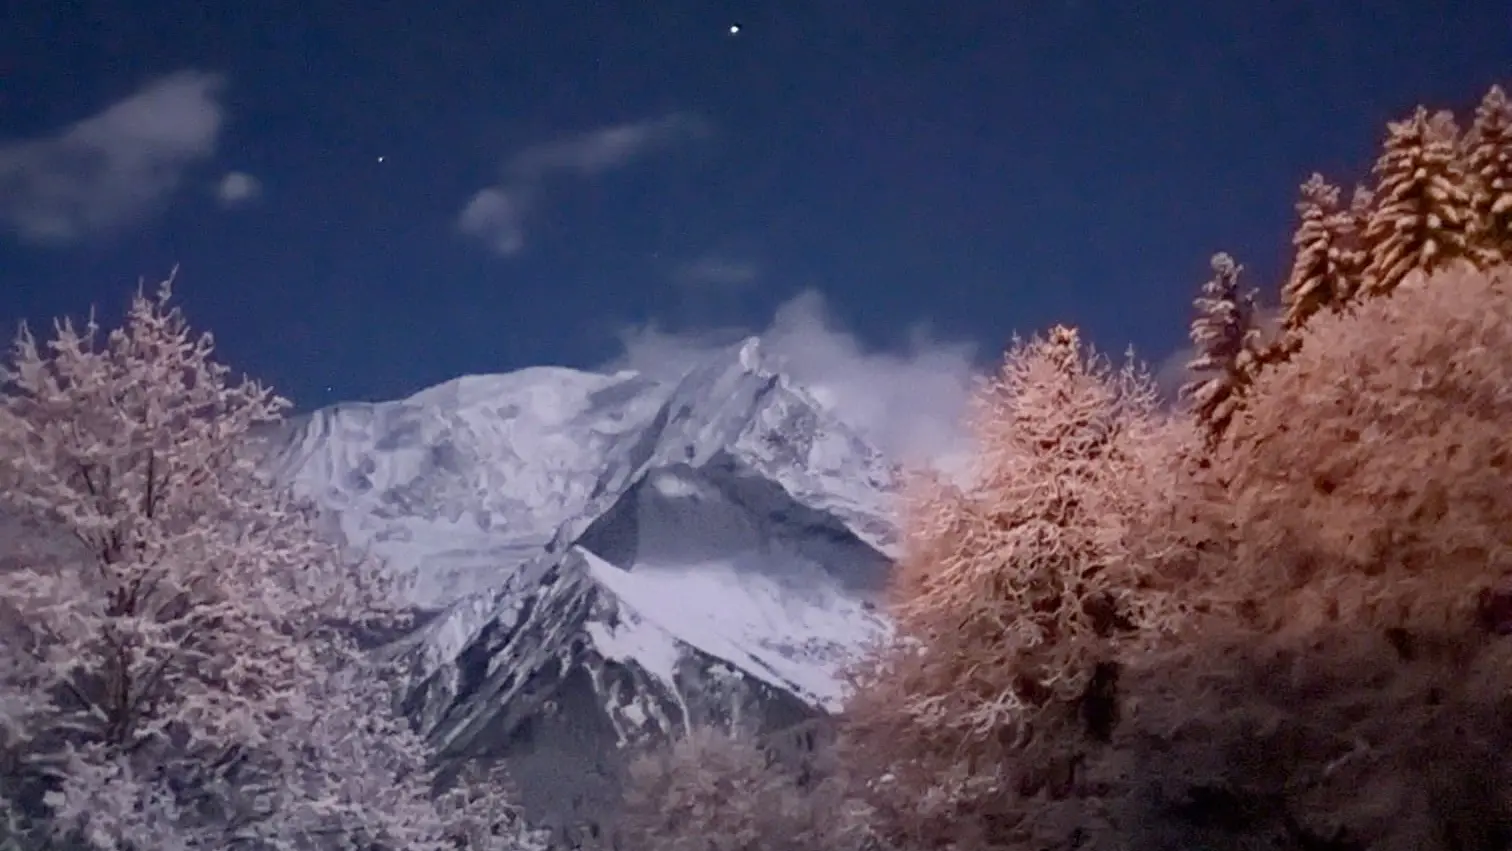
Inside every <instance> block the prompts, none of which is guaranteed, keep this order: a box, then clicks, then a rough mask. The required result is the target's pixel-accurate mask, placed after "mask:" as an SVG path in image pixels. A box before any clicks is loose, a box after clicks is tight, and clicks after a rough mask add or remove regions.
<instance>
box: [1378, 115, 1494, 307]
mask: <svg viewBox="0 0 1512 851" xmlns="http://www.w3.org/2000/svg"><path fill="white" fill-rule="evenodd" d="M1389 128H1390V129H1389V132H1388V134H1387V138H1386V143H1385V150H1384V151H1383V152H1382V154H1381V157H1380V159H1378V160H1377V161H1376V164H1375V168H1374V169H1373V172H1374V174H1375V175H1376V177H1377V181H1378V182H1377V185H1376V188H1375V204H1374V206H1373V209H1372V210H1371V213H1370V218H1369V220H1368V221H1367V222H1366V225H1365V233H1364V243H1365V248H1366V251H1367V253H1368V263H1367V265H1366V268H1365V275H1364V282H1363V283H1364V291H1363V294H1364V295H1367V296H1376V295H1384V294H1386V293H1389V292H1391V291H1392V290H1394V289H1396V287H1397V285H1398V284H1400V283H1401V282H1402V279H1403V278H1405V277H1406V276H1407V274H1408V273H1409V272H1412V271H1414V270H1421V271H1423V272H1425V273H1431V272H1433V271H1435V270H1437V269H1441V268H1444V267H1445V266H1447V265H1449V264H1450V263H1451V262H1452V261H1454V260H1456V259H1462V258H1467V257H1468V255H1469V254H1470V235H1469V231H1470V228H1471V221H1472V218H1473V216H1472V212H1471V197H1470V186H1469V181H1468V180H1467V175H1466V172H1465V167H1464V163H1463V161H1462V159H1461V158H1460V156H1459V151H1458V141H1459V139H1458V137H1459V130H1458V128H1457V127H1456V126H1455V123H1454V116H1453V115H1452V114H1450V113H1448V112H1439V113H1436V114H1434V115H1431V116H1430V115H1429V114H1428V110H1427V109H1425V108H1423V107H1418V109H1417V111H1416V112H1414V113H1413V115H1412V117H1411V118H1409V119H1407V120H1405V121H1399V122H1393V123H1391V124H1390V125H1389Z"/></svg>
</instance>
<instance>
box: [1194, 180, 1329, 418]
mask: <svg viewBox="0 0 1512 851" xmlns="http://www.w3.org/2000/svg"><path fill="white" fill-rule="evenodd" d="M1320 180H1321V179H1320ZM1311 184H1312V181H1309V185H1311ZM1332 191H1333V192H1334V194H1337V190H1332ZM1212 265H1213V277H1212V278H1211V279H1210V280H1209V281H1208V282H1207V283H1205V284H1203V286H1202V294H1201V295H1200V296H1198V297H1197V299H1196V300H1195V301H1193V302H1192V304H1193V305H1194V306H1196V308H1197V318H1196V319H1194V320H1192V330H1191V337H1192V344H1193V345H1194V346H1195V347H1196V349H1197V357H1196V358H1195V359H1193V360H1192V361H1191V362H1190V363H1188V364H1187V369H1189V370H1190V371H1192V372H1193V373H1195V374H1196V376H1197V377H1195V378H1194V379H1193V380H1192V381H1190V382H1188V383H1187V384H1186V385H1185V386H1183V387H1182V388H1181V395H1182V397H1183V398H1185V399H1187V400H1188V402H1189V403H1190V404H1191V405H1192V410H1193V413H1194V414H1195V415H1196V417H1197V420H1198V422H1200V423H1202V424H1203V426H1204V427H1205V428H1206V429H1207V432H1208V435H1209V437H1210V439H1216V438H1217V437H1218V436H1220V435H1222V434H1223V431H1224V429H1226V428H1227V427H1228V424H1229V421H1230V420H1232V419H1233V416H1234V413H1235V411H1236V410H1237V409H1238V404H1239V399H1240V396H1241V395H1242V394H1243V392H1244V389H1245V388H1246V387H1248V386H1249V384H1250V382H1251V381H1253V380H1254V374H1255V370H1256V369H1257V368H1258V367H1259V365H1260V358H1261V340H1260V331H1259V327H1258V323H1257V322H1256V318H1255V293H1254V291H1253V290H1244V289H1241V287H1240V285H1239V274H1240V272H1242V271H1243V267H1242V266H1240V265H1238V264H1237V263H1235V262H1234V258H1232V257H1230V256H1229V255H1227V254H1221V253H1220V254H1215V255H1213V260H1212Z"/></svg>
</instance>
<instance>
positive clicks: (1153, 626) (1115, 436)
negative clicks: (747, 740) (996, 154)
mask: <svg viewBox="0 0 1512 851" xmlns="http://www.w3.org/2000/svg"><path fill="white" fill-rule="evenodd" d="M1186 422H1187V421H1186V419H1185V418H1182V417H1175V418H1168V417H1166V416H1164V415H1163V414H1162V412H1161V407H1160V404H1159V400H1158V395H1157V392H1156V389H1155V386H1154V384H1153V382H1152V381H1151V380H1150V378H1149V376H1148V374H1147V373H1146V372H1145V371H1144V370H1143V369H1142V368H1141V367H1139V366H1138V365H1137V364H1135V363H1133V362H1132V360H1131V361H1130V362H1128V363H1127V364H1125V365H1124V366H1123V367H1122V368H1120V367H1117V366H1115V365H1114V364H1112V363H1111V362H1110V361H1108V360H1107V359H1106V358H1105V357H1103V356H1101V355H1100V354H1098V353H1097V352H1096V351H1095V350H1094V349H1092V348H1091V347H1089V346H1084V345H1083V344H1082V343H1081V341H1080V339H1079V336H1078V334H1077V332H1076V331H1075V330H1074V329H1071V328H1066V327H1060V326H1058V327H1056V328H1054V329H1052V330H1051V332H1050V333H1049V334H1048V335H1046V336H1043V337H1035V338H1032V339H1030V340H1027V341H1024V340H1018V341H1015V344H1014V345H1013V347H1012V348H1011V349H1010V350H1009V352H1008V353H1007V354H1006V356H1005V357H1004V359H1003V363H1002V366H1001V369H1000V370H999V371H998V373H997V374H996V375H995V376H993V378H992V379H991V380H990V381H989V382H985V383H984V384H983V386H982V387H981V389H980V391H979V392H978V394H977V395H976V397H975V399H974V401H973V408H972V417H971V422H970V425H971V431H972V434H973V436H974V437H975V444H976V446H977V451H976V453H974V455H973V457H972V458H971V459H970V463H969V466H968V468H967V469H966V470H965V471H964V472H965V475H964V477H963V480H962V481H960V482H954V481H946V480H944V479H942V478H941V477H939V476H931V475H927V474H921V475H919V476H918V477H917V478H916V479H915V480H914V481H913V482H912V483H911V486H910V487H909V489H908V491H907V499H906V500H905V505H906V508H905V511H904V516H903V527H904V533H905V538H904V540H905V546H904V550H903V553H902V557H901V559H900V562H899V565H898V569H897V571H896V572H895V573H894V577H893V588H892V589H891V590H892V592H893V595H894V605H893V607H892V614H893V617H894V623H895V625H896V628H897V632H896V636H895V639H896V640H895V641H893V642H889V643H888V644H886V645H885V646H884V647H882V648H881V649H880V650H879V651H878V652H877V653H876V654H875V655H874V656H873V657H872V658H870V659H869V660H867V661H866V662H865V663H864V664H862V665H861V666H859V668H858V670H857V671H856V672H855V676H854V682H853V685H854V691H853V694H852V695H851V699H850V701H849V703H848V704H847V706H846V710H845V719H844V723H843V726H844V737H845V739H846V741H847V745H846V747H847V751H848V753H850V754H853V756H852V757H850V758H851V759H852V760H856V761H859V762H861V763H864V765H865V770H864V771H863V772H862V773H863V775H865V776H868V777H873V778H883V777H886V778H889V779H888V780H887V782H886V783H880V781H879V783H878V784H876V785H874V787H873V791H874V793H875V794H876V796H877V800H878V807H879V811H881V812H883V813H886V814H892V815H888V816H887V817H886V818H887V819H889V820H890V819H892V817H893V815H896V816H897V821H896V822H895V823H891V826H890V827H889V828H888V833H889V835H891V836H893V837H894V838H897V839H900V840H901V839H906V838H910V837H916V836H918V835H929V836H935V837H939V836H943V835H950V836H951V839H952V841H956V840H959V841H960V842H961V845H960V847H966V848H971V847H986V846H980V845H973V844H971V842H969V841H967V840H965V839H961V838H960V836H959V834H956V833H954V831H955V830H956V829H957V828H958V827H961V826H962V824H963V823H964V822H966V821H972V820H975V822H976V823H977V824H979V825H980V824H981V823H984V822H992V823H999V822H998V819H1001V823H1002V824H1004V825H1007V824H1012V823H1013V822H1014V821H1015V820H1022V819H1023V818H1024V817H1025V807H1029V808H1030V809H1032V804H1026V803H1025V801H1027V800H1029V799H1030V798H1032V796H1033V795H1034V794H1035V791H1034V790H1036V789H1039V788H1043V787H1044V785H1045V784H1046V783H1054V782H1056V781H1054V780H1053V778H1054V777H1057V776H1063V774H1062V772H1063V771H1064V770H1066V768H1067V766H1068V765H1070V764H1073V763H1074V762H1075V759H1076V756H1075V754H1076V752H1077V749H1078V748H1080V747H1081V746H1082V744H1083V743H1085V742H1086V741H1089V740H1092V739H1095V738H1097V737H1099V736H1104V735H1106V734H1107V731H1108V729H1109V727H1108V725H1109V723H1110V721H1109V717H1110V716H1109V715H1108V714H1107V713H1108V712H1110V711H1112V704H1111V703H1110V701H1109V700H1108V694H1109V692H1108V690H1109V689H1110V688H1111V686H1112V683H1113V679H1114V678H1115V676H1116V674H1115V673H1114V672H1115V671H1116V668H1117V664H1118V660H1119V659H1120V658H1121V657H1122V656H1123V654H1125V653H1128V652H1132V650H1133V649H1134V648H1136V647H1141V646H1146V643H1147V642H1149V641H1150V640H1152V639H1153V638H1154V637H1155V636H1157V635H1161V634H1164V633H1165V632H1166V631H1167V630H1170V629H1174V628H1175V626H1176V624H1177V623H1178V622H1179V621H1180V618H1181V617H1182V615H1181V614H1180V612H1179V609H1180V607H1179V606H1178V605H1175V604H1173V598H1172V597H1171V596H1170V593H1169V592H1170V590H1171V587H1172V586H1171V585H1170V584H1169V582H1168V581H1167V580H1168V578H1169V577H1168V575H1167V574H1166V571H1167V570H1168V569H1170V567H1171V566H1172V565H1173V564H1175V563H1176V562H1179V561H1185V560H1187V559H1189V557H1190V550H1189V546H1190V542H1189V541H1186V540H1182V539H1180V538H1179V537H1178V535H1177V534H1176V533H1174V532H1173V529H1174V527H1172V526H1170V525H1168V524H1167V521H1166V518H1167V517H1168V516H1169V515H1170V514H1171V509H1172V508H1173V505H1174V504H1173V503H1172V501H1171V500H1172V498H1171V494H1174V493H1176V490H1175V489H1174V488H1173V487H1172V486H1171V485H1172V484H1173V483H1174V480H1175V477H1176V475H1177V473H1176V471H1177V469H1178V468H1179V465H1180V463H1181V459H1182V457H1183V453H1184V452H1185V451H1186V450H1188V449H1189V448H1190V447H1191V444H1192V437H1193V435H1192V433H1191V431H1190V430H1189V428H1188V427H1187V426H1186ZM1005 829H1006V828H1005ZM1025 842H1026V844H1025V845H1024V846H1023V847H1039V846H1035V845H1034V844H1032V843H1029V842H1028V841H1027V840H1025ZM936 847H944V845H943V844H942V845H940V846H936ZM991 847H1008V846H1007V845H1006V844H1000V845H996V846H991Z"/></svg>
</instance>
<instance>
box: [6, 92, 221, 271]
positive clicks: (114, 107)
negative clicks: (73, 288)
mask: <svg viewBox="0 0 1512 851" xmlns="http://www.w3.org/2000/svg"><path fill="white" fill-rule="evenodd" d="M220 88H221V78H220V77H219V76H217V75H214V74H205V73H200V72H196V71H184V72H180V73H176V74H173V75H170V76H168V77H164V78H161V79H159V80H157V81H155V82H153V83H151V84H149V85H147V86H145V87H143V88H142V89H140V90H138V91H137V92H136V93H134V94H132V95H131V96H129V97H127V98H126V99H124V100H121V101H118V102H116V103H114V104H111V105H110V106H108V107H106V108H105V109H104V110H102V111H101V112H99V113H96V114H95V115H92V116H89V117H88V118H85V119H82V120H80V121H78V122H76V123H74V124H72V125H69V126H68V127H65V128H62V129H61V130H59V131H58V132H56V133H54V134H52V135H48V136H43V137H39V138H32V139H20V140H13V141H8V142H0V224H3V225H4V226H5V227H6V228H8V229H9V230H11V231H12V232H14V233H15V234H16V236H17V237H19V238H20V239H22V240H24V241H27V242H32V243H39V244H44V245H64V244H68V243H72V242H76V241H79V240H81V239H85V238H87V237H89V236H92V235H96V234H100V233H105V232H108V231H112V230H116V229H118V228H121V227H124V226H127V225H130V224H132V223H134V222H136V221H138V220H139V219H140V218H141V217H143V216H146V215H148V214H150V213H152V212H153V211H155V210H156V209H157V208H158V207H159V206H160V205H161V203H162V202H163V201H164V200H165V199H166V198H167V197H168V196H169V195H171V194H172V193H173V191H174V190H175V189H177V188H178V186H179V185H180V183H181V182H182V179H183V176H184V174H185V172H186V171H187V170H188V169H189V168H190V167H192V166H193V165H195V164H196V163H198V162H201V161H203V160H205V159H206V158H208V157H209V156H210V155H211V154H213V153H214V152H215V145H216V140H217V138H218V136H219V133H220V129H221V125H222V123H223V119H224V110H223V108H222V106H221V103H220V101H219V94H220Z"/></svg>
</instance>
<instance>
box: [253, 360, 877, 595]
mask: <svg viewBox="0 0 1512 851" xmlns="http://www.w3.org/2000/svg"><path fill="white" fill-rule="evenodd" d="M721 455H729V456H731V457H733V458H737V459H739V461H740V462H741V463H742V464H745V465H747V466H749V467H751V468H752V469H753V470H754V471H756V472H758V473H760V474H761V475H763V476H766V477H767V478H769V479H771V480H772V481H774V482H776V483H778V484H779V485H781V486H782V487H784V488H787V489H788V490H790V491H792V492H793V493H794V494H795V495H796V496H798V497H800V498H802V499H804V500H807V501H812V502H815V503H819V504H823V505H825V506H826V507H832V508H834V509H835V510H836V511H837V512H838V513H840V514H842V515H844V516H845V517H846V518H847V522H853V523H854V524H855V525H856V526H857V528H858V532H859V533H860V534H862V535H863V536H864V537H866V538H867V539H868V540H870V541H872V542H874V543H876V544H878V545H879V546H883V547H886V546H888V544H889V535H890V532H889V527H888V524H887V523H886V522H885V519H883V518H885V515H886V514H887V512H888V506H887V500H888V498H889V497H888V494H889V492H890V490H891V483H892V475H893V473H892V470H891V467H890V466H889V465H888V464H887V463H886V462H885V460H884V459H882V457H881V455H880V454H879V453H878V452H877V451H876V450H875V449H873V448H871V447H870V446H868V445H867V444H866V442H865V441H864V440H863V439H862V438H861V437H860V436H859V435H858V434H857V433H856V432H855V431H854V430H853V429H851V428H849V427H848V426H847V425H846V424H844V423H842V422H840V421H839V420H838V419H836V418H835V417H834V416H833V414H832V413H830V412H829V411H827V410H825V409H824V408H823V407H822V406H820V405H818V404H817V403H816V402H815V401H814V400H813V398H812V397H810V396H809V395H808V394H806V393H804V392H803V391H802V389H801V388H798V387H796V386H794V384H793V383H792V382H790V381H788V380H787V379H786V378H784V377H783V376H782V374H781V373H780V372H778V371H777V370H776V369H775V368H774V366H773V364H771V363H770V360H769V358H768V357H767V356H766V354H765V353H764V352H763V350H762V345H761V342H760V340H759V339H757V338H754V337H753V338H749V339H747V340H744V341H742V342H740V343H738V344H736V345H733V346H730V347H728V348H726V349H723V350H720V351H718V352H716V353H714V354H713V355H711V356H709V357H707V358H706V359H705V360H703V361H701V362H697V363H694V364H690V368H689V369H688V370H687V372H686V373H685V374H684V375H683V376H682V377H681V379H679V380H677V381H671V382H668V381H656V380H653V379H652V378H650V377H648V376H645V375H642V374H639V373H636V372H632V371H620V372H616V373H613V374H604V373H594V372H585V371H580V370H573V369H567V368H562V367H532V368H528V369H522V370H518V371H515V372H510V373H504V374H498V375H470V376H464V377H461V378H457V379H453V380H451V381H447V382H445V383H443V384H439V385H436V386H434V387H430V388H427V389H424V390H421V391H420V392H418V393H415V394H414V395H412V396H410V397H408V398H406V399H400V400H395V401H391V402H379V403H362V404H341V405H335V406H332V407H329V408H323V409H320V410H317V411H315V412H313V413H311V414H308V415H306V416H304V417H301V418H298V419H296V420H294V421H293V422H291V423H290V424H289V427H288V428H287V429H286V430H285V431H284V433H283V435H282V437H281V440H279V442H278V448H277V451H276V454H275V458H276V466H277V469H278V471H279V472H280V473H281V474H282V475H283V476H284V478H285V479H286V480H288V481H290V482H292V483H293V485H294V486H295V488H296V490H297V491H299V492H301V493H302V494H304V495H306V496H309V497H311V498H312V499H314V500H315V502H316V503H317V504H319V505H321V506H322V507H324V508H325V509H327V510H328V511H329V512H331V513H332V514H334V515H335V516H336V518H337V519H338V521H339V523H340V526H341V529H342V532H343V534H344V535H345V536H346V538H347V539H348V540H349V541H350V542H351V543H353V544H355V545H358V546H361V547H366V548H368V549H369V550H370V551H371V552H372V553H373V554H374V555H376V556H377V557H379V558H380V559H381V560H383V561H384V562H386V563H387V564H388V565H390V566H391V567H392V568H393V569H395V570H398V571H400V572H401V573H403V574H404V575H406V576H407V577H408V578H409V579H410V580H411V581H412V587H413V593H414V598H415V600H416V603H417V604H418V605H421V606H423V607H427V608H438V607H441V606H444V605H447V604H449V603H450V602H452V601H454V600H456V599H458V598H459V597H462V596H465V595H467V594H470V593H475V592H479V591H483V590H486V589H488V588H491V587H494V586H496V585H498V583H499V582H500V581H501V580H502V578H503V577H504V576H505V575H507V574H508V573H509V572H510V571H512V570H515V569H517V568H518V567H519V566H521V565H523V564H525V563H526V562H529V561H530V560H532V559H533V558H535V557H536V556H537V555H538V554H539V553H540V552H541V551H542V549H543V548H545V547H546V546H547V544H549V543H551V542H553V541H555V542H557V544H559V545H564V544H567V543H569V542H570V540H571V539H572V538H573V537H574V536H575V535H576V534H577V533H578V532H580V531H581V530H582V529H584V528H586V527H587V525H588V524H589V523H591V522H592V520H593V518H594V517H595V516H596V515H597V513H598V512H599V511H601V510H603V509H604V508H605V507H607V506H608V505H609V504H611V503H612V502H613V501H614V499H615V498H616V497H617V495H618V493H620V492H621V491H623V490H624V489H625V488H626V487H628V486H629V485H630V483H631V482H632V481H633V480H634V479H635V478H636V477H637V476H639V475H641V474H642V473H644V472H645V470H647V469H649V468H652V467H659V466H665V465H668V464H692V465H695V466H698V465H703V464H706V463H709V462H710V460H711V459H714V458H716V457H718V456H721ZM557 551H558V552H560V549H558V550H557Z"/></svg>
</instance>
